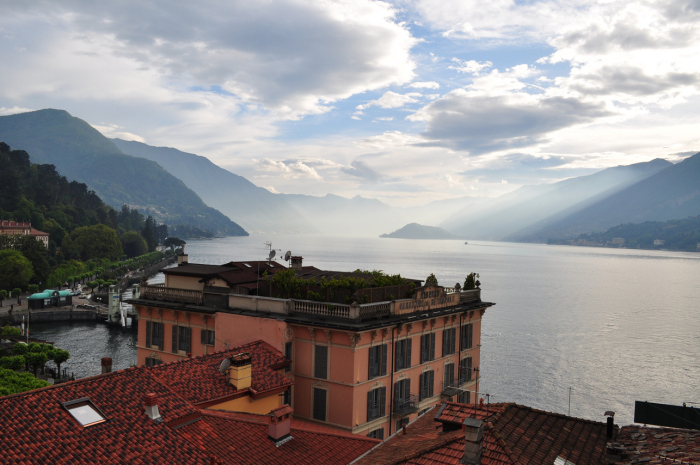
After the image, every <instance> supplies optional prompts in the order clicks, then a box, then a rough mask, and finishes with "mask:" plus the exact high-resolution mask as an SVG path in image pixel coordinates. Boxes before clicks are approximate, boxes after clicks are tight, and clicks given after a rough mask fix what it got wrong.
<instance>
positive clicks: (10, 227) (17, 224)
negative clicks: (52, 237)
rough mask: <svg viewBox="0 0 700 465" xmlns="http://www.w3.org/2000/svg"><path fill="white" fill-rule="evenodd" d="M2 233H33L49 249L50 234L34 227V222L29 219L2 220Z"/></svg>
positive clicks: (0, 229) (0, 223)
mask: <svg viewBox="0 0 700 465" xmlns="http://www.w3.org/2000/svg"><path fill="white" fill-rule="evenodd" d="M0 234H5V235H7V236H16V235H24V236H29V235H31V236H34V238H35V239H36V240H38V241H41V243H42V244H44V246H45V247H46V248H47V249H48V248H49V234H48V233H45V232H43V231H39V230H38V229H34V228H32V223H31V222H29V221H7V220H0Z"/></svg>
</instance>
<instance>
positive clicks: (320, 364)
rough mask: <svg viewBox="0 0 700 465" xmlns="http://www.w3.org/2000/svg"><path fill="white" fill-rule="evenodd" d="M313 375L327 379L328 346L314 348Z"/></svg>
mask: <svg viewBox="0 0 700 465" xmlns="http://www.w3.org/2000/svg"><path fill="white" fill-rule="evenodd" d="M314 376H315V377H316V378H321V379H328V346H315V348H314Z"/></svg>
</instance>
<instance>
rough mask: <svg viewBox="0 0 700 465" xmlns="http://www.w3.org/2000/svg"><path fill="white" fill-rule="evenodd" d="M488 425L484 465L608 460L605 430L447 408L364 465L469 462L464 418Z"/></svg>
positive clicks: (511, 407) (556, 419)
mask: <svg viewBox="0 0 700 465" xmlns="http://www.w3.org/2000/svg"><path fill="white" fill-rule="evenodd" d="M467 417H471V418H475V417H476V418H477V419H480V420H484V421H485V423H484V442H483V455H482V458H481V464H482V465H528V464H553V463H554V460H555V459H556V458H557V457H558V456H560V457H562V458H564V459H566V460H570V461H572V462H573V463H575V464H576V465H587V464H590V465H593V464H595V465H599V464H600V463H603V461H604V460H605V453H606V443H607V438H606V425H605V424H604V423H602V422H594V421H589V420H582V419H579V418H572V417H567V416H565V415H560V414H557V413H551V412H545V411H541V410H536V409H532V408H529V407H523V406H521V405H516V404H504V403H501V404H491V405H489V406H488V412H487V406H486V405H479V406H474V405H463V404H457V403H452V402H447V403H446V404H445V405H444V408H442V409H441V410H438V412H437V414H435V413H432V412H428V413H426V414H425V415H423V416H422V417H419V418H418V419H417V420H416V421H415V422H413V423H411V424H410V425H408V426H407V428H406V434H405V435H404V434H403V433H401V432H399V433H398V434H396V435H394V436H392V437H391V438H389V439H388V440H387V441H385V442H384V443H382V444H381V445H380V446H378V447H376V448H375V449H374V450H372V451H371V452H370V453H369V454H367V455H366V456H365V457H363V458H362V459H360V460H358V461H357V462H353V464H354V465H360V464H399V463H401V464H404V463H405V464H416V465H429V464H454V465H457V464H458V463H459V461H460V460H461V459H462V457H463V456H464V445H465V442H466V441H465V437H464V432H463V431H462V430H461V428H460V429H456V430H452V429H451V428H453V427H456V426H457V425H461V423H462V421H464V419H465V418H467Z"/></svg>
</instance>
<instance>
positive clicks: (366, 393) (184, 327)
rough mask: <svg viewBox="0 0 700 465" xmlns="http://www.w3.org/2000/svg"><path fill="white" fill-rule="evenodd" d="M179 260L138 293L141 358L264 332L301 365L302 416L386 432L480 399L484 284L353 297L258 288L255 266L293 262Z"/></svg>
mask: <svg viewBox="0 0 700 465" xmlns="http://www.w3.org/2000/svg"><path fill="white" fill-rule="evenodd" d="M179 263H180V265H179V266H178V267H176V268H172V269H169V270H168V269H166V270H163V271H164V273H165V274H166V281H165V285H163V286H142V288H141V293H140V295H139V296H138V297H137V298H135V299H134V300H132V301H131V303H132V304H133V305H134V307H135V309H136V311H137V312H138V315H139V319H140V323H139V337H138V364H139V365H141V364H145V365H156V364H159V363H163V362H170V361H175V360H179V359H182V358H184V357H187V356H188V354H191V355H193V356H198V355H202V354H207V353H211V352H213V351H218V350H222V349H225V348H227V347H230V346H235V345H241V344H245V343H247V342H250V341H253V340H257V339H262V340H264V341H265V342H267V343H268V344H270V345H271V346H272V347H274V348H276V349H277V350H279V351H280V352H282V353H283V354H285V356H286V357H287V358H288V359H289V360H290V361H291V364H290V366H289V367H288V368H286V370H285V371H286V375H287V376H288V377H289V378H290V379H292V380H293V382H294V385H293V387H292V390H291V398H290V399H288V400H289V403H290V404H291V405H292V407H293V408H294V412H295V417H296V418H301V419H304V420H308V421H312V422H319V423H322V424H325V425H329V426H334V427H336V428H340V429H343V430H345V431H350V432H353V433H357V434H363V435H369V436H371V437H374V438H378V439H382V438H385V437H388V436H389V435H390V434H392V433H393V432H395V431H396V430H397V429H398V428H400V427H401V425H403V424H405V423H407V422H409V421H411V420H412V419H414V418H416V417H417V415H418V414H419V413H420V412H421V411H424V410H425V409H427V408H430V407H431V406H433V405H436V404H438V403H440V402H442V401H443V400H445V399H448V400H456V401H460V402H463V403H470V402H472V403H473V402H476V401H477V397H476V396H475V395H473V394H472V392H475V391H478V386H479V366H480V346H481V319H482V316H483V315H484V312H485V310H486V308H488V307H490V306H491V305H493V304H492V303H488V302H482V301H481V290H480V289H474V290H469V291H462V290H459V289H452V288H445V287H441V286H430V287H418V288H417V289H415V292H414V293H413V295H412V296H411V297H409V298H404V299H397V300H390V301H380V302H373V303H368V304H358V303H356V302H355V303H352V304H347V305H346V304H338V303H331V302H318V301H308V300H298V299H279V298H272V297H264V296H259V295H256V294H255V293H256V292H257V290H258V287H257V286H256V283H258V282H259V279H260V276H259V275H256V273H252V270H258V269H261V267H260V265H261V264H266V265H267V270H266V271H270V272H274V271H275V269H276V268H277V267H279V268H281V269H284V267H282V266H281V265H278V264H276V263H274V262H272V263H267V262H235V263H234V262H232V263H229V264H226V265H222V266H212V265H199V264H190V263H187V259H186V256H184V257H183V256H181V257H179ZM263 269H264V267H263ZM314 270H315V269H314ZM301 271H303V270H300V272H301ZM316 271H318V270H316ZM234 291H235V292H234Z"/></svg>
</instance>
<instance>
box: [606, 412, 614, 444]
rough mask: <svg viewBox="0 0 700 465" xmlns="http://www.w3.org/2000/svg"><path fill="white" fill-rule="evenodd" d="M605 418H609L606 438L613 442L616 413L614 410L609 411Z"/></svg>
mask: <svg viewBox="0 0 700 465" xmlns="http://www.w3.org/2000/svg"><path fill="white" fill-rule="evenodd" d="M605 416H606V417H608V421H607V430H606V437H607V438H608V441H612V439H613V433H614V431H615V421H614V418H615V412H613V411H612V410H608V411H607V412H605Z"/></svg>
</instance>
